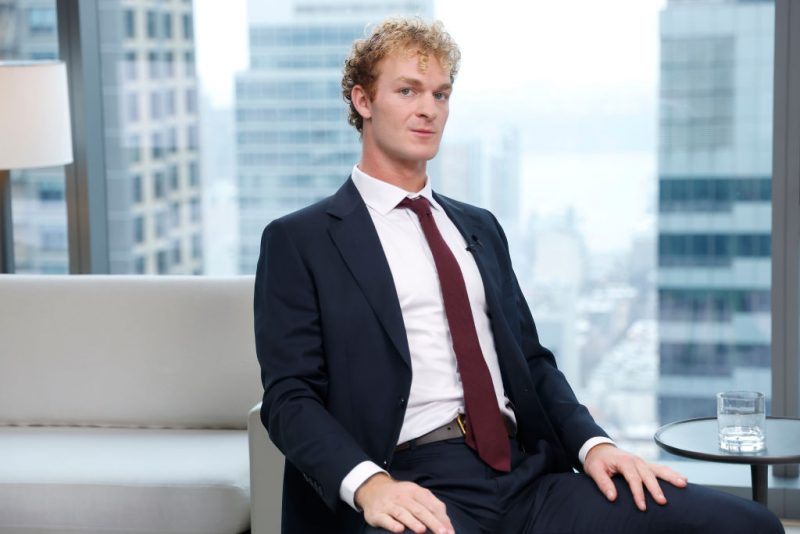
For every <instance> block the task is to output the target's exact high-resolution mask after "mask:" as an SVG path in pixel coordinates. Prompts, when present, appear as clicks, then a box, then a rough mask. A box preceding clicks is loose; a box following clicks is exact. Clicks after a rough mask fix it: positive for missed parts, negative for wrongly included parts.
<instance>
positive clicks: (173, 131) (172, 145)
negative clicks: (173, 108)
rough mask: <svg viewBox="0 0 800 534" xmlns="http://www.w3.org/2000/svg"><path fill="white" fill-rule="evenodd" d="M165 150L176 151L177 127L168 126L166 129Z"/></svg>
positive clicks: (172, 152)
mask: <svg viewBox="0 0 800 534" xmlns="http://www.w3.org/2000/svg"><path fill="white" fill-rule="evenodd" d="M167 151H168V153H170V154H174V153H176V152H177V151H178V130H177V128H170V129H169V130H167Z"/></svg>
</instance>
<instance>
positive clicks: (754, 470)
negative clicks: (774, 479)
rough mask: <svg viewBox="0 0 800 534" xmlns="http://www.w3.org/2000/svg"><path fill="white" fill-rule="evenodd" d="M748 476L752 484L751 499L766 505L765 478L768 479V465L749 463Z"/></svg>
mask: <svg viewBox="0 0 800 534" xmlns="http://www.w3.org/2000/svg"><path fill="white" fill-rule="evenodd" d="M750 478H751V480H752V484H753V500H754V501H756V502H759V503H761V504H763V505H764V506H766V505H767V480H768V479H769V471H768V466H766V465H751V466H750Z"/></svg>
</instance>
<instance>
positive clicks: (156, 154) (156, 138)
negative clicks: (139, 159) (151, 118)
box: [150, 133, 164, 159]
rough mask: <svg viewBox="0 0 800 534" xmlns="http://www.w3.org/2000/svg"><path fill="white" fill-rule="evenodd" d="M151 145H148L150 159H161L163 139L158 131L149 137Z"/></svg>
mask: <svg viewBox="0 0 800 534" xmlns="http://www.w3.org/2000/svg"><path fill="white" fill-rule="evenodd" d="M150 139H151V140H152V142H153V145H152V146H151V147H150V156H151V158H152V159H161V158H162V157H163V156H164V140H163V139H162V136H161V134H160V133H154V134H153V135H152V136H151V138H150Z"/></svg>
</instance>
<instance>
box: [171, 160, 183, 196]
mask: <svg viewBox="0 0 800 534" xmlns="http://www.w3.org/2000/svg"><path fill="white" fill-rule="evenodd" d="M180 186H181V181H180V176H179V175H178V166H177V165H170V166H169V188H170V190H171V191H173V192H175V191H177V190H178V189H180Z"/></svg>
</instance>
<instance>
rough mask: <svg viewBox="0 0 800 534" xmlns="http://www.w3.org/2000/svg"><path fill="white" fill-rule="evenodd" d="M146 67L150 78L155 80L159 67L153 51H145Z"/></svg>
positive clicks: (156, 55) (157, 76)
mask: <svg viewBox="0 0 800 534" xmlns="http://www.w3.org/2000/svg"><path fill="white" fill-rule="evenodd" d="M147 68H148V72H149V74H150V78H151V79H153V80H157V79H158V78H159V77H160V72H159V71H160V69H159V63H158V54H157V53H155V52H148V53H147Z"/></svg>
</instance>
